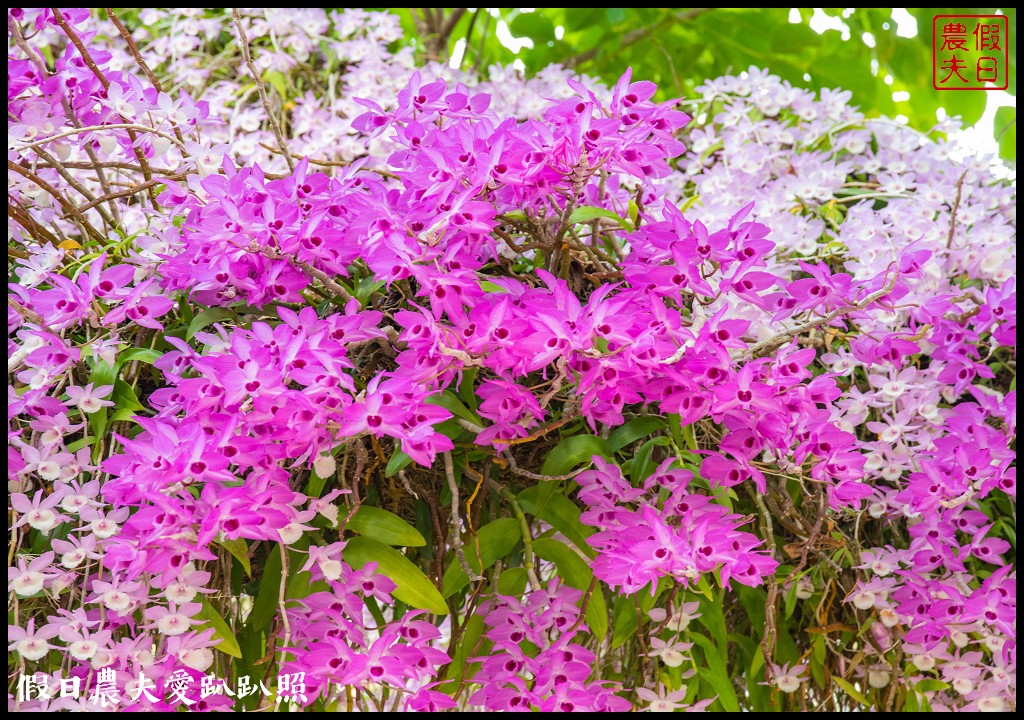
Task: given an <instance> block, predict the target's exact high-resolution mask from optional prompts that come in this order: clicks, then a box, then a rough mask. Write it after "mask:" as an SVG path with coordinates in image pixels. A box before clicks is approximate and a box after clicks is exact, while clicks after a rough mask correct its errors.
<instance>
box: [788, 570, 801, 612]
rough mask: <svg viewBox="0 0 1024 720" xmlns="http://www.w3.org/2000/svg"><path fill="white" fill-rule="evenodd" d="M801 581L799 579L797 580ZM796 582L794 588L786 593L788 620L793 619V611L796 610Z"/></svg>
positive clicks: (791, 587)
mask: <svg viewBox="0 0 1024 720" xmlns="http://www.w3.org/2000/svg"><path fill="white" fill-rule="evenodd" d="M797 579H798V580H799V578H797ZM796 585H797V583H796V581H795V580H794V581H793V584H792V586H790V588H789V590H787V591H786V619H787V620H789V619H790V618H791V617H793V611H794V610H796V599H797V598H796Z"/></svg>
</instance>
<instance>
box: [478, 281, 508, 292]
mask: <svg viewBox="0 0 1024 720" xmlns="http://www.w3.org/2000/svg"><path fill="white" fill-rule="evenodd" d="M480 289H481V290H483V291H484V292H489V293H507V292H508V290H506V289H505V288H503V287H502V286H501V285H496V284H495V283H492V282H491V281H490V280H481V281H480Z"/></svg>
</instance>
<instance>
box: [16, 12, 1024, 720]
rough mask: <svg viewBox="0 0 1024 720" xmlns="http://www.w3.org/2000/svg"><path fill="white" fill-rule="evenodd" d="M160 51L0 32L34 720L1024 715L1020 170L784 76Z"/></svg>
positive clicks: (160, 33)
mask: <svg viewBox="0 0 1024 720" xmlns="http://www.w3.org/2000/svg"><path fill="white" fill-rule="evenodd" d="M128 25H130V26H131V27H127V26H126V25H125V23H124V22H122V21H121V20H119V19H118V18H117V16H115V15H110V16H106V17H104V18H102V19H101V18H99V17H96V16H94V15H91V14H90V13H89V11H87V10H66V9H65V10H22V9H11V10H9V14H8V32H9V34H8V46H9V51H8V77H9V83H8V102H9V107H10V113H9V122H8V134H9V152H8V169H9V191H8V192H9V219H10V221H9V233H10V236H11V247H10V251H9V267H10V275H11V278H12V282H11V283H10V284H9V304H8V333H9V336H10V339H9V342H8V350H9V353H8V354H9V362H8V369H9V390H8V399H9V411H8V467H9V470H8V487H9V491H10V492H11V493H12V494H11V499H10V504H9V518H10V519H11V540H10V542H11V546H10V553H9V571H8V584H9V591H10V598H11V600H10V605H9V613H10V615H11V617H12V618H13V624H12V625H10V630H9V633H10V641H11V644H10V648H9V652H10V653H11V655H10V656H9V657H10V658H11V660H10V663H9V664H10V666H11V668H12V669H13V668H17V675H18V678H17V679H16V681H12V684H11V687H10V688H9V698H10V699H9V704H10V706H11V708H12V709H32V710H43V711H45V710H61V709H83V710H102V709H105V708H110V707H111V706H116V707H118V708H119V709H137V710H174V709H177V708H180V707H182V706H187V707H188V708H189V709H202V710H232V709H233V710H256V709H263V710H265V709H269V708H271V707H273V706H274V705H275V704H279V705H283V706H289V705H293V706H299V707H305V708H307V709H313V710H333V709H349V710H353V709H355V710H379V711H384V710H388V709H404V710H411V711H421V710H431V711H432V710H447V709H452V708H455V709H467V708H474V709H479V708H482V709H485V710H520V711H530V710H540V711H571V710H594V711H621V710H628V709H630V708H636V709H650V710H672V709H677V708H681V709H690V710H702V709H705V708H708V707H713V708H718V707H721V708H722V709H726V710H736V709H740V708H741V707H742V708H747V707H754V706H757V707H758V709H764V708H769V707H770V708H774V709H785V708H789V709H796V708H799V709H808V705H809V704H817V703H821V704H822V706H824V705H825V704H826V703H832V705H830V707H832V706H834V707H835V709H840V708H848V707H854V706H856V705H857V704H858V703H859V704H862V705H863V704H867V705H869V706H872V707H874V708H875V709H895V708H897V707H902V708H905V709H915V708H916V709H926V708H928V707H930V708H933V709H949V710H961V709H963V710H1005V709H1011V708H1012V707H1014V705H1015V689H1016V680H1015V672H1016V619H1015V605H1016V601H1015V597H1016V595H1015V582H1016V574H1015V560H1014V558H1015V532H1014V518H1015V497H1016V495H1015V477H1016V470H1015V452H1014V443H1015V438H1016V424H1015V407H1016V405H1015V398H1016V393H1015V367H1016V365H1015V357H1016V356H1015V345H1016V315H1015V307H1016V290H1015V280H1014V276H1013V263H1014V258H1015V214H1014V210H1015V197H1016V196H1015V186H1014V185H1013V184H1012V183H1009V182H1006V181H1004V180H1000V179H999V178H998V177H996V176H995V174H993V172H992V170H991V168H990V166H989V165H988V164H987V162H986V161H985V160H984V159H978V158H966V159H965V158H962V157H959V156H958V152H959V151H958V148H957V146H956V144H955V142H954V141H952V140H950V141H945V140H943V141H936V140H935V139H934V138H933V137H932V136H931V135H928V134H922V133H919V132H917V131H915V130H912V129H910V128H907V127H905V126H901V125H899V124H897V123H894V122H892V121H888V120H885V119H873V120H868V119H865V118H864V117H863V116H862V115H861V114H860V113H858V112H857V111H856V110H855V109H854V108H852V107H851V106H850V105H849V100H850V96H849V94H848V93H844V92H842V91H834V92H823V93H822V94H821V95H820V96H815V95H814V94H812V93H810V92H807V91H804V90H800V89H798V88H795V87H792V86H790V85H789V84H787V83H784V82H782V81H780V80H779V79H778V78H776V77H774V76H771V75H769V74H768V73H767V72H762V71H758V70H756V69H751V70H750V71H748V72H746V73H741V74H740V75H738V76H729V77H724V78H719V79H717V80H713V81H709V82H708V83H707V84H706V85H705V86H704V87H703V88H701V95H700V96H699V97H698V98H697V99H695V100H692V101H686V103H685V104H680V103H678V102H676V101H665V102H656V101H655V99H654V98H655V97H656V91H657V88H656V87H655V86H654V85H653V84H652V83H650V82H646V81H642V80H641V81H633V78H632V77H631V75H630V73H629V72H627V73H626V74H625V75H623V77H622V78H620V79H619V80H618V82H617V83H615V84H614V85H613V86H611V87H606V86H604V85H602V84H601V83H600V82H598V81H595V80H592V79H590V78H585V77H576V76H573V75H572V74H571V73H569V72H568V71H566V70H563V69H561V68H557V67H556V68H548V69H546V70H544V71H542V72H541V73H539V74H538V75H537V76H536V77H534V78H532V79H529V80H527V79H523V78H522V77H520V76H519V75H518V74H516V73H514V72H512V71H511V70H509V69H503V68H491V69H490V70H489V75H488V77H486V78H483V79H481V78H478V77H473V76H471V75H469V74H463V73H459V72H455V71H451V70H450V69H447V68H445V67H442V66H440V65H438V64H437V63H428V64H426V65H423V66H419V67H417V65H416V61H415V57H414V55H413V51H412V49H411V48H406V49H403V50H397V51H394V50H389V49H388V48H389V47H391V48H393V47H394V43H395V41H397V40H398V39H399V38H400V37H401V30H400V27H399V25H398V22H397V19H396V18H395V17H394V16H392V15H389V14H387V13H383V12H366V11H362V10H345V11H332V12H330V13H326V12H324V11H321V10H303V11H297V12H293V11H288V12H284V11H274V10H267V11H251V12H250V11H240V12H236V13H235V14H225V13H223V12H204V11H199V10H188V9H185V10H177V11H168V10H159V11H158V10H143V11H140V12H139V13H138V16H137V17H136V18H133V21H132V22H129V23H128ZM225 38H227V40H225ZM211 53H212V54H211ZM300 88H301V89H302V90H301V92H300ZM275 103H276V104H275ZM682 108H685V109H686V111H687V112H683V109H682ZM691 116H692V117H691ZM955 130H956V127H955V123H953V122H951V121H948V122H946V123H944V124H942V125H940V126H938V127H937V128H935V129H933V131H932V135H937V134H940V133H942V134H945V133H949V134H950V135H953V134H954V131H955ZM396 548H397V549H396ZM734 581H735V582H734ZM606 598H607V599H606ZM608 599H610V602H609V600H608ZM727 623H728V626H729V627H731V628H733V631H732V632H728V633H727V631H726V628H727ZM805 629H806V630H807V632H805ZM758 643H759V644H758ZM730 646H732V647H731V648H730ZM736 658H739V660H738V662H740V663H741V664H742V672H737V671H735V669H732V670H731V669H730V667H729V663H730V660H735V659H736ZM275 673H277V674H276V676H275ZM240 676H247V677H248V676H251V677H253V678H255V679H256V682H257V684H258V686H259V689H260V692H256V691H255V690H254V691H253V693H249V692H248V690H246V691H245V692H243V691H242V690H241V689H240V686H233V685H232V683H233V682H234V680H233V678H235V677H240ZM748 676H749V677H748ZM275 677H276V680H275ZM833 677H834V678H839V679H840V680H842V683H840V684H841V685H842V690H843V692H845V693H848V694H849V695H848V696H843V697H846V699H845V700H837V699H836V695H837V693H836V691H835V687H836V684H835V683H832V682H831V678H833ZM744 683H745V685H744ZM843 683H845V684H843ZM267 684H269V685H270V686H271V687H269V688H268V687H266V685H267ZM68 687H74V688H76V691H75V692H74V693H71V692H66V691H65V690H67V688H68ZM233 687H234V689H232V688H233ZM78 690H80V692H79V691H78ZM837 703H839V704H837ZM843 703H845V704H843Z"/></svg>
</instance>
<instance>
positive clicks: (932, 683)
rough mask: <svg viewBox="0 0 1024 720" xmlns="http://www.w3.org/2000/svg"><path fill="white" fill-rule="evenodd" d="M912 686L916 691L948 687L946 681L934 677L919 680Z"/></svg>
mask: <svg viewBox="0 0 1024 720" xmlns="http://www.w3.org/2000/svg"><path fill="white" fill-rule="evenodd" d="M914 688H915V689H916V690H917V691H918V692H923V693H925V692H939V691H941V690H946V689H948V688H949V683H948V682H943V681H942V680H936V679H935V678H925V679H924V680H922V681H921V682H919V683H917V684H916V685H915V686H914Z"/></svg>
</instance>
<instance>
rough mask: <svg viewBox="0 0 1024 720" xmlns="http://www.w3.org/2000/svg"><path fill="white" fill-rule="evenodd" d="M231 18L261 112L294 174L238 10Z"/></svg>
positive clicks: (289, 154)
mask: <svg viewBox="0 0 1024 720" xmlns="http://www.w3.org/2000/svg"><path fill="white" fill-rule="evenodd" d="M231 17H232V18H234V21H235V27H236V28H238V40H239V43H240V44H241V47H242V60H244V61H245V64H246V66H248V68H249V72H250V73H251V74H252V79H253V81H254V82H255V83H256V89H257V90H258V91H259V93H260V101H261V102H262V103H263V110H264V111H266V113H267V119H268V120H269V121H270V129H271V130H273V131H274V137H275V138H276V139H277V144H278V146H279V147H280V148H281V153H282V154H283V155H284V159H285V162H287V163H288V169H289V170H291V171H292V172H295V161H294V160H292V156H291V153H290V152H288V145H287V144H286V143H285V141H284V135H283V134H282V132H281V125H280V124H279V123H278V122H277V116H275V115H274V110H273V109H272V108H271V107H270V100H269V98H267V88H266V87H265V86H264V85H263V77H262V76H261V75H260V73H259V70H258V69H257V68H256V63H254V62H253V61H252V56H251V55H250V54H249V38H248V37H247V36H246V34H245V28H244V27H242V14H241V13H240V12H238V8H234V9H233V10H232V11H231Z"/></svg>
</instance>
